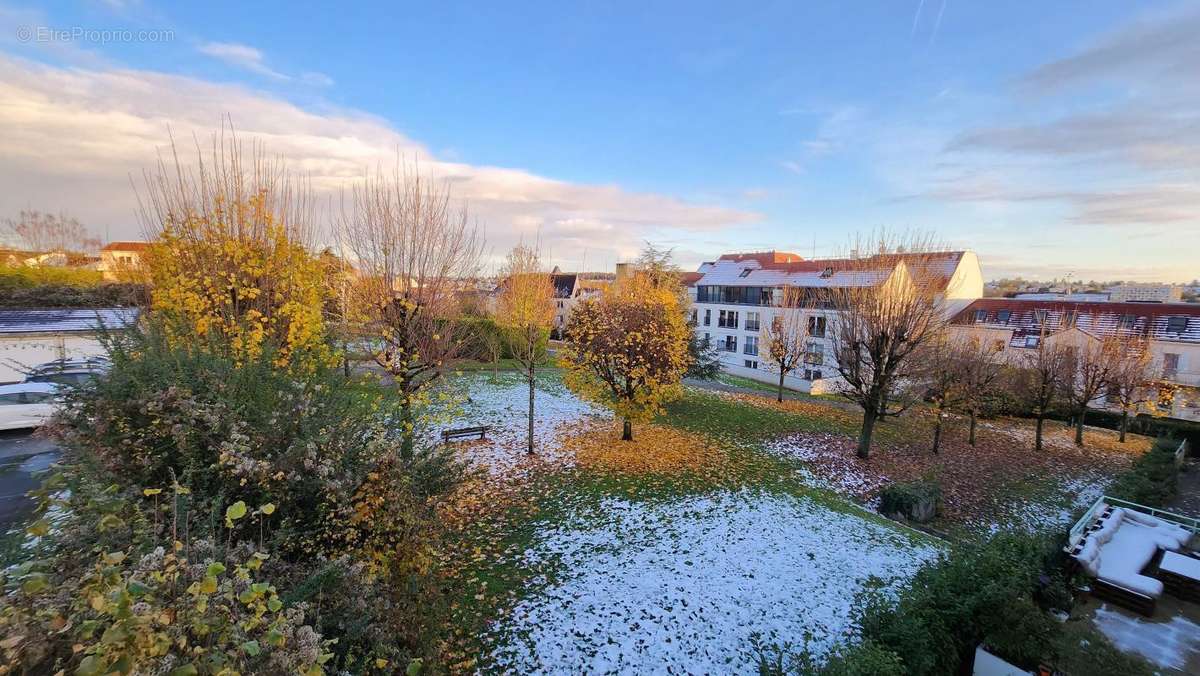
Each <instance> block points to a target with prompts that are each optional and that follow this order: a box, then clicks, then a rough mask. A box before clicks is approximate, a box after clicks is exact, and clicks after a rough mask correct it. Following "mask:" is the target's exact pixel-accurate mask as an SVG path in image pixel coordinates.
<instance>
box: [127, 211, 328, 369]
mask: <svg viewBox="0 0 1200 676" xmlns="http://www.w3.org/2000/svg"><path fill="white" fill-rule="evenodd" d="M265 198H266V195H265V194H264V193H259V194H257V195H255V196H254V197H251V198H249V199H247V200H245V201H244V202H240V203H233V204H228V205H222V204H218V205H217V208H215V209H213V210H212V212H211V213H210V214H209V215H208V216H206V217H202V216H198V215H194V214H192V215H188V216H186V217H183V218H179V219H174V220H170V221H169V222H167V223H164V224H163V226H162V231H161V233H160V235H159V237H158V239H157V241H155V242H154V244H153V246H151V247H150V250H149V251H148V252H147V255H146V257H145V262H146V268H147V270H148V272H149V275H150V280H151V283H152V285H153V290H152V293H151V305H152V309H153V310H155V311H156V312H163V313H164V314H166V315H167V316H169V317H171V318H172V319H174V320H176V321H175V322H173V323H172V325H171V326H169V327H168V331H169V332H170V337H171V339H172V340H175V341H179V342H189V341H192V340H193V339H195V338H201V339H217V340H220V341H221V342H223V343H225V344H227V345H228V349H229V350H230V353H231V355H232V356H233V357H234V358H235V359H238V360H250V359H254V358H256V357H258V356H260V355H261V354H262V352H263V350H264V348H266V347H267V346H268V345H272V346H274V347H275V348H276V349H278V358H277V363H278V365H279V366H281V367H282V366H292V367H298V368H301V369H306V368H309V367H311V366H313V365H315V364H317V363H320V362H325V363H328V362H330V361H331V359H332V355H331V352H330V349H329V347H328V346H327V345H326V343H325V340H324V334H325V326H324V320H323V316H322V310H323V305H324V302H325V300H326V298H327V295H328V291H327V289H326V288H325V286H324V274H323V268H322V264H321V262H320V261H319V260H318V259H316V258H315V257H313V256H312V254H310V253H309V251H308V250H307V249H306V248H305V247H304V245H303V244H302V243H301V242H299V241H298V240H297V238H296V237H295V236H294V233H292V232H291V231H289V229H288V228H287V227H286V226H285V225H283V224H282V223H281V222H280V219H279V218H278V217H277V216H276V215H275V214H273V213H271V211H270V210H269V209H268V208H267V206H266V204H267V202H266V199H265Z"/></svg>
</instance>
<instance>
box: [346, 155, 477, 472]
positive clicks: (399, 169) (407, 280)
mask: <svg viewBox="0 0 1200 676" xmlns="http://www.w3.org/2000/svg"><path fill="white" fill-rule="evenodd" d="M338 236H339V238H340V239H341V240H342V243H343V244H344V245H345V246H346V248H347V249H348V253H349V254H351V255H352V258H353V261H352V262H353V264H354V265H355V266H356V267H357V269H358V279H357V280H356V281H355V283H354V284H352V285H351V287H350V290H349V295H350V302H351V303H352V305H353V306H354V309H355V312H356V313H357V316H358V318H359V319H360V321H362V322H363V323H364V324H365V325H366V326H367V327H368V332H369V335H370V338H371V339H372V340H369V341H366V342H367V344H368V345H371V346H373V347H372V350H373V357H374V359H375V362H376V363H377V364H379V366H381V367H382V368H384V369H385V370H386V371H387V372H388V373H389V374H390V375H391V376H392V378H393V379H394V381H395V386H396V388H397V390H399V392H400V397H401V402H400V403H401V418H402V420H401V425H402V426H403V430H404V435H403V441H402V446H401V455H402V457H404V458H405V459H407V458H410V457H412V454H413V447H414V441H415V434H416V431H415V429H416V418H415V408H416V407H418V406H419V405H420V404H422V403H424V402H425V400H426V394H427V392H428V388H429V386H430V385H431V384H432V383H433V382H434V381H436V380H437V379H438V378H439V377H441V375H442V374H443V373H444V371H445V369H446V368H447V365H448V362H449V361H450V360H451V359H453V358H454V357H456V356H457V355H458V352H459V349H460V347H461V345H462V343H463V339H464V333H465V331H466V327H465V326H464V325H463V323H462V322H458V321H455V320H456V318H457V317H458V315H459V314H460V312H459V310H460V308H459V293H460V292H461V291H462V290H464V288H466V287H467V285H469V283H470V281H471V280H472V279H473V278H474V276H475V274H476V272H477V270H478V265H479V254H480V250H481V248H482V240H481V238H480V237H479V235H478V233H477V230H476V228H475V226H474V225H472V224H471V221H470V217H469V214H468V211H467V208H466V206H464V205H461V204H459V203H456V202H455V201H454V200H453V199H452V196H451V191H450V186H449V184H448V183H436V182H434V181H433V180H432V179H431V178H429V177H428V176H423V175H422V174H421V173H420V171H419V170H418V168H417V167H416V166H413V167H411V168H410V167H408V166H407V165H401V164H397V166H396V167H395V168H394V169H393V170H392V171H391V172H390V173H385V172H384V171H382V170H380V171H377V172H376V173H374V174H372V175H369V176H367V177H366V178H364V179H363V180H362V181H361V182H360V183H358V184H357V185H356V186H355V187H354V188H353V190H352V191H351V193H350V195H349V197H348V198H347V199H343V200H342V205H341V211H340V214H339V216H338Z"/></svg>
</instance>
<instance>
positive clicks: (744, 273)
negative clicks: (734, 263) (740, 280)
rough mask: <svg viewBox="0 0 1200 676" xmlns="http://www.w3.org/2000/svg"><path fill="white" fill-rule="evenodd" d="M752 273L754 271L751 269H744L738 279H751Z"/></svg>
mask: <svg viewBox="0 0 1200 676" xmlns="http://www.w3.org/2000/svg"><path fill="white" fill-rule="evenodd" d="M751 272H753V270H751V269H750V268H742V273H741V274H740V275H738V277H749V276H750V273H751Z"/></svg>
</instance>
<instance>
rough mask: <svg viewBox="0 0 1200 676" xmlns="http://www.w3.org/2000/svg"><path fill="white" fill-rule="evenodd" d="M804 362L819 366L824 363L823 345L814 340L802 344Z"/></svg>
mask: <svg viewBox="0 0 1200 676" xmlns="http://www.w3.org/2000/svg"><path fill="white" fill-rule="evenodd" d="M804 363H805V364H814V365H816V366H820V365H821V364H824V363H825V346H824V345H822V344H821V343H818V342H817V341H815V340H810V341H808V343H807V344H806V345H805V346H804Z"/></svg>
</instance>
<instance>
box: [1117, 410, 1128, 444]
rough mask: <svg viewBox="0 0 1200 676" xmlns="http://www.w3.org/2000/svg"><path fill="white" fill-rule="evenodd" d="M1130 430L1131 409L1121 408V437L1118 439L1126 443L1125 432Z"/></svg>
mask: <svg viewBox="0 0 1200 676" xmlns="http://www.w3.org/2000/svg"><path fill="white" fill-rule="evenodd" d="M1127 431H1129V409H1122V410H1121V437H1120V439H1118V441H1120V442H1121V443H1125V432H1127Z"/></svg>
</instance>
